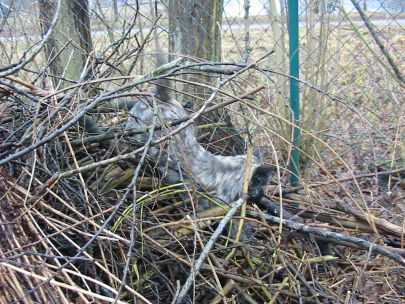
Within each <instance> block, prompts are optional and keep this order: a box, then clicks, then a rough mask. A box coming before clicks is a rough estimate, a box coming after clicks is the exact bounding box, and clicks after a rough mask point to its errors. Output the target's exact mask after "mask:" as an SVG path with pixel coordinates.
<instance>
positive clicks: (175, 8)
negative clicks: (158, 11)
mask: <svg viewBox="0 0 405 304" xmlns="http://www.w3.org/2000/svg"><path fill="white" fill-rule="evenodd" d="M222 9H223V0H213V1H201V0H189V1H182V0H170V1H169V32H170V37H169V45H170V46H169V49H170V53H172V54H175V55H177V56H179V55H191V56H194V57H197V58H200V59H206V60H210V61H219V60H220V59H221V23H222Z"/></svg>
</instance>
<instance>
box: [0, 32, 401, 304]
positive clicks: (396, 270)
mask: <svg viewBox="0 0 405 304" xmlns="http://www.w3.org/2000/svg"><path fill="white" fill-rule="evenodd" d="M400 32H401V30H397V31H396V33H400ZM233 34H235V35H233ZM262 34H263V31H261V32H260V33H259V31H258V32H257V33H254V35H253V38H252V39H253V41H254V40H255V38H257V44H258V45H259V46H258V47H259V50H258V51H257V52H253V53H252V58H253V59H252V63H251V64H236V63H228V64H227V65H214V64H212V63H209V64H206V63H204V62H194V61H187V60H189V59H184V60H182V59H177V60H175V61H174V62H172V63H171V64H170V65H169V67H170V69H166V68H165V69H158V70H156V71H154V72H152V68H150V66H153V64H150V63H149V59H150V58H153V57H154V56H153V55H151V54H150V53H149V52H148V50H151V49H153V47H152V46H151V45H152V42H151V41H150V39H149V38H148V37H147V36H146V37H145V39H144V41H140V43H139V41H137V42H136V43H135V42H134V40H136V39H135V38H134V37H132V38H128V39H127V40H125V39H123V40H121V41H120V43H121V45H119V46H120V47H122V49H121V50H120V51H116V52H115V51H114V52H111V53H108V52H106V53H104V56H105V57H104V58H103V59H105V58H107V57H108V58H109V60H105V61H104V60H101V59H100V58H98V61H95V62H94V65H93V66H92V67H91V69H89V70H88V73H89V74H88V75H87V76H88V77H83V81H81V82H78V83H72V84H71V85H70V86H67V87H66V88H64V89H55V88H53V87H52V85H51V83H52V75H50V74H48V73H45V72H44V73H42V72H43V71H46V67H45V66H44V58H40V59H38V58H36V59H35V60H33V61H32V62H31V63H30V64H29V65H28V67H29V68H27V69H21V70H20V71H18V72H17V73H13V76H10V75H5V76H4V77H2V78H1V79H0V98H1V103H0V113H1V115H0V127H1V128H0V242H1V247H0V252H1V254H0V303H17V302H21V303H72V302H74V303H89V302H95V303H110V302H111V303H112V302H114V301H116V302H118V303H128V302H129V303H170V302H173V303H175V301H176V299H179V296H184V297H183V300H184V302H185V303H191V302H193V303H226V302H228V301H230V302H232V303H358V302H362V303H402V302H404V301H405V293H404V290H405V283H404V282H405V271H404V270H405V216H404V215H405V204H404V201H405V178H404V174H405V166H404V153H405V150H404V149H405V147H404V119H405V117H404V115H403V105H404V103H403V100H404V91H403V86H401V85H400V84H399V83H398V82H397V81H395V80H393V79H391V78H389V76H388V75H385V74H384V76H386V77H385V78H384V77H382V76H381V74H382V71H384V70H385V67H384V66H380V65H377V64H375V65H372V64H371V63H373V60H374V59H373V58H374V57H373V56H372V55H370V54H368V53H367V55H364V56H363V55H359V54H363V53H362V51H363V50H364V45H363V44H362V43H361V41H360V40H355V43H352V44H350V46H349V47H348V48H347V49H346V51H345V52H341V53H339V58H340V65H339V66H334V65H333V64H331V65H325V68H324V70H323V73H325V74H324V75H323V76H322V77H326V76H330V78H328V81H329V82H328V81H326V80H324V82H322V83H320V84H319V85H314V84H313V83H309V82H305V81H303V82H302V83H301V85H302V90H303V91H304V92H306V93H305V94H306V102H307V110H306V112H305V113H306V115H304V117H303V122H304V126H303V128H302V134H303V143H304V145H303V147H302V151H301V152H302V156H303V160H304V162H303V164H302V176H301V185H300V186H299V187H289V186H288V185H289V170H288V162H289V152H290V149H291V145H290V135H289V134H290V124H289V122H288V116H289V113H288V107H287V106H286V104H288V102H287V101H288V100H287V98H286V96H284V95H283V91H282V85H281V84H280V83H278V82H277V81H275V79H276V80H279V79H280V78H279V77H280V74H278V75H276V73H277V71H274V70H273V69H269V68H268V65H267V63H266V62H268V61H269V60H270V59H269V58H271V55H269V54H270V53H271V52H270V51H268V50H267V51H266V52H265V51H264V50H263V49H260V48H264V45H265V44H266V43H264V42H266V41H265V40H261V38H262V36H260V37H259V36H258V35H262ZM334 34H336V32H331V33H330V37H336V36H334ZM238 35H239V36H238ZM135 36H136V38H137V39H138V38H139V37H140V35H135ZM138 36H139V37H138ZM232 37H233V38H234V39H236V40H238V39H239V38H240V37H242V34H241V32H238V33H232V34H230V33H229V32H228V35H225V36H224V47H225V49H226V52H224V53H227V54H231V55H235V52H236V51H235V49H234V48H232V47H231V46H230V40H232ZM342 37H343V38H344V39H345V41H346V40H347V41H352V40H353V39H355V37H357V36H356V34H355V33H354V32H353V31H350V33H349V30H348V29H347V28H343V29H341V31H340V32H339V38H342ZM402 37H403V36H402ZM391 38H392V40H390V42H392V44H393V45H394V47H395V48H397V49H400V50H402V49H403V48H404V40H403V38H398V34H395V35H392V37H391ZM338 41H339V39H336V40H331V41H330V45H329V49H328V50H329V51H330V53H331V54H332V53H333V54H334V51H336V49H337V47H338V46H337V42H338ZM10 43H11V44H12V42H10ZM268 43H269V44H270V41H268ZM95 44H97V43H95ZM253 45H254V46H253V48H254V49H255V47H256V45H255V44H253ZM9 46H10V45H9ZM119 46H116V45H114V47H116V50H118V49H119ZM5 49H8V50H13V47H11V48H7V47H6V48H5ZM128 50H131V52H128ZM266 53H267V56H264V55H263V54H266ZM13 56H15V54H14V55H13ZM13 56H11V57H10V58H11V59H12V58H13ZM269 56H270V57H269ZM398 56H399V55H398ZM331 57H332V56H331ZM256 59H257V61H253V60H256ZM2 60H6V59H4V58H3V59H2ZM151 61H153V60H151ZM11 62H14V60H10V62H7V64H6V63H4V66H5V67H8V68H10V69H12V68H13V67H12V66H9V64H10V63H11ZM332 63H333V62H332ZM354 63H356V64H354ZM400 63H402V61H400ZM402 64H403V63H402ZM346 65H347V66H351V67H352V68H351V69H349V68H342V66H346ZM37 67H40V68H39V69H38V71H33V70H36V68H37ZM366 67H368V69H369V70H367V68H366ZM132 70H134V71H135V72H134V73H131V71H132ZM39 71H41V72H39ZM145 71H148V73H146V72H145ZM304 71H305V72H307V70H305V69H304ZM1 72H2V73H3V74H7V69H2V70H1ZM127 72H128V73H127ZM184 73H194V74H201V75H204V79H209V80H211V82H209V81H207V82H206V83H199V84H197V83H187V85H189V86H197V85H205V86H206V88H209V89H208V90H207V95H206V96H199V97H200V98H201V100H202V101H206V100H210V96H211V95H212V94H215V99H214V101H213V102H212V103H210V104H204V103H203V107H206V109H205V111H202V110H201V108H200V107H197V108H195V109H194V110H193V111H191V110H190V116H189V117H188V119H187V120H185V121H174V122H172V123H171V125H170V126H168V127H170V128H171V129H172V131H173V132H178V130H179V128H182V127H184V126H185V124H188V123H192V122H193V121H195V120H196V119H197V116H199V117H198V118H199V119H200V120H199V128H198V130H199V136H200V140H201V141H203V142H204V143H205V146H206V147H207V149H210V150H211V151H214V152H215V153H218V154H224V155H227V154H228V155H229V154H234V151H235V150H238V149H242V150H244V148H245V147H244V145H243V144H242V143H240V142H239V140H240V138H243V139H246V141H247V142H249V143H252V144H253V145H254V146H256V147H262V152H264V160H265V162H266V163H267V164H271V165H273V166H274V168H275V169H274V176H273V177H272V179H271V183H270V185H269V186H268V187H267V189H266V195H267V197H268V199H269V201H268V204H267V205H262V206H256V205H252V204H249V202H247V203H244V202H243V201H241V200H239V201H237V202H230V203H229V205H222V204H218V203H216V202H215V199H214V198H213V197H210V196H209V194H207V193H204V192H203V191H201V189H199V188H198V187H193V186H195V185H184V184H175V185H172V184H165V183H163V182H162V180H161V179H160V177H159V176H156V174H155V171H154V170H153V165H151V164H149V162H148V159H147V157H146V151H147V149H148V145H146V146H142V145H134V144H133V143H130V140H129V139H130V135H131V134H134V133H135V132H148V131H150V130H125V129H124V126H125V122H126V119H127V110H128V108H129V107H130V105H131V101H132V100H133V99H135V98H138V97H139V96H142V95H147V94H150V93H149V92H150V90H149V89H148V88H149V87H150V86H151V85H152V83H153V81H155V80H156V79H157V78H159V77H162V76H164V77H169V78H170V79H172V80H174V81H176V82H181V81H182V78H181V75H182V74H184ZM308 73H309V72H308ZM335 73H336V74H335ZM134 75H142V76H134ZM207 75H209V76H210V77H209V78H208V77H205V76H207ZM308 75H309V74H308ZM325 75H326V76H325ZM336 75H340V76H341V77H335V76H336ZM281 77H283V78H284V79H285V80H288V77H286V76H285V75H281ZM218 79H221V80H222V83H221V85H220V86H215V84H216V83H218V82H217V80H218ZM225 79H227V80H229V81H228V82H227V83H226V84H225V83H224V80H225ZM305 79H307V77H305ZM325 79H326V78H325ZM321 84H322V86H321ZM382 87H383V88H385V89H381V88H382ZM280 88H281V89H280ZM175 93H176V94H178V95H181V94H182V92H175ZM311 98H314V99H315V100H316V101H319V103H317V104H316V105H314V104H313V103H312V104H311V101H312V100H311ZM315 108H317V111H314V113H316V114H313V113H312V116H311V114H309V113H311V109H312V110H313V109H315ZM218 109H222V110H223V111H224V112H223V113H227V114H229V115H230V117H231V119H232V122H233V126H234V127H235V128H236V130H237V131H238V134H239V135H240V137H237V138H236V139H235V140H231V139H232V138H233V136H234V134H235V133H234V132H233V131H234V130H233V131H232V130H231V129H230V128H229V121H227V120H226V119H225V118H224V117H225V116H226V115H224V114H223V116H222V117H221V119H219V120H218V121H212V120H210V116H209V115H208V114H209V113H210V111H214V110H218ZM286 109H287V110H286ZM308 109H309V110H308ZM315 120H316V121H317V123H318V124H317V125H318V126H321V127H319V128H318V129H315V128H314V127H313V124H312V123H311V122H313V121H315ZM159 127H161V126H159ZM165 139H167V138H162V139H161V140H159V141H157V142H151V143H148V144H154V145H159V144H161V143H163V142H164V140H165ZM238 145H239V146H238ZM202 197H203V198H205V199H206V200H210V201H211V202H212V204H211V205H212V208H210V209H207V210H203V211H202V210H200V208H198V202H199V199H200V198H202ZM239 206H240V208H237V207H239ZM278 206H280V207H281V208H280V209H278V208H279V207H278ZM266 208H267V210H266ZM280 210H281V212H282V213H281V217H282V219H281V220H280V218H279V217H277V216H274V215H275V214H276V213H277V215H278V214H279V212H280ZM232 213H234V216H233V217H231V216H230V215H231V214H232ZM230 227H233V228H230ZM325 243H330V245H331V252H329V253H328V254H327V255H324V256H321V254H320V250H319V249H320V248H318V246H322V244H325ZM193 270H194V271H193Z"/></svg>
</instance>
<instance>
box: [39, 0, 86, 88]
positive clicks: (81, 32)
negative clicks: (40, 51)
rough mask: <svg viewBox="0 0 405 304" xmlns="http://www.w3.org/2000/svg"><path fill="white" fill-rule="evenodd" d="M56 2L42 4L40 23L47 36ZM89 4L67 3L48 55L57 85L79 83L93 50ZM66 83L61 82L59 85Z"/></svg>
mask: <svg viewBox="0 0 405 304" xmlns="http://www.w3.org/2000/svg"><path fill="white" fill-rule="evenodd" d="M56 3H57V1H56V0H39V8H40V20H41V26H42V30H43V33H45V32H46V31H47V30H48V28H49V26H50V24H51V20H52V17H53V15H54V13H55V8H56ZM88 8H89V6H88V0H75V1H70V0H63V1H62V6H61V11H60V15H59V20H58V22H57V24H56V28H55V29H54V30H53V32H52V36H51V37H50V39H49V40H48V43H47V45H46V48H45V51H46V55H47V60H48V62H49V66H50V70H51V73H52V74H53V76H55V77H56V78H55V82H54V84H55V85H58V84H59V85H60V86H62V87H64V86H67V85H69V82H68V81H67V80H69V81H73V82H74V81H77V80H78V79H79V78H80V75H81V74H82V71H83V68H84V67H85V65H86V60H87V57H88V55H89V53H90V52H91V51H92V49H93V45H92V41H91V35H90V19H89V10H88ZM61 79H63V80H62V81H61V82H59V81H60V80H61Z"/></svg>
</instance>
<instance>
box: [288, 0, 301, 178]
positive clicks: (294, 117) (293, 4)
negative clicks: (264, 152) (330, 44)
mask: <svg viewBox="0 0 405 304" xmlns="http://www.w3.org/2000/svg"><path fill="white" fill-rule="evenodd" d="M298 22H299V19H298V0H288V35H289V50H290V76H292V77H291V78H290V106H291V112H292V113H291V122H292V123H294V126H293V132H292V135H293V138H292V144H293V147H292V151H291V162H290V170H291V177H290V182H291V185H292V186H297V185H298V184H299V166H300V154H299V150H298V148H299V142H300V129H299V124H300V88H299V83H298V78H299V67H300V66H299V44H298V41H299V27H298V25H299V24H298Z"/></svg>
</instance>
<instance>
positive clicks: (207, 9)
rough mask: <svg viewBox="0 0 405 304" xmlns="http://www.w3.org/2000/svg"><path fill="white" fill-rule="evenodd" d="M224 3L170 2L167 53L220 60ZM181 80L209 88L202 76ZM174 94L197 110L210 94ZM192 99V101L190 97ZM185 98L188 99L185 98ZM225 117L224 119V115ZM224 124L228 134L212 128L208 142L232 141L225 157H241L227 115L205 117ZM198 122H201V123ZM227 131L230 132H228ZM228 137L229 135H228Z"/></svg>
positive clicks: (194, 90) (182, 87) (193, 89)
mask: <svg viewBox="0 0 405 304" xmlns="http://www.w3.org/2000/svg"><path fill="white" fill-rule="evenodd" d="M222 11H223V0H212V1H207V0H205V1H201V0H188V1H183V0H170V1H169V52H170V54H171V55H172V56H173V57H174V58H177V57H179V56H191V57H194V58H198V59H202V60H208V61H220V60H221V25H222ZM183 79H185V80H188V81H193V82H195V83H197V84H198V83H204V82H205V83H207V84H210V83H211V84H212V83H213V82H212V81H211V79H210V77H208V76H203V75H200V74H199V75H187V76H185V77H183ZM176 90H177V91H179V92H183V93H185V94H178V95H177V96H176V99H177V100H178V101H180V102H181V103H183V104H192V105H193V106H197V107H198V106H199V105H200V104H201V102H203V101H204V100H206V99H207V98H208V97H207V96H208V95H209V94H210V90H207V89H204V88H202V87H199V86H196V85H189V84H180V83H177V84H176ZM190 95H191V96H193V97H190ZM185 96H187V97H185ZM224 114H225V115H224ZM221 118H222V120H225V122H226V124H227V126H226V129H227V134H225V135H224V134H217V133H218V132H216V131H221V130H219V129H218V128H215V130H214V132H213V134H211V139H213V140H214V141H217V140H220V139H221V138H223V137H231V138H232V139H233V140H227V141H226V144H227V145H228V147H222V149H224V148H228V149H226V150H227V153H229V154H233V153H242V152H243V149H244V148H243V140H242V138H241V137H240V136H239V135H238V134H236V131H235V130H234V128H233V127H232V123H231V120H230V117H229V115H227V113H223V110H220V111H218V112H212V113H210V114H209V115H208V116H206V117H205V119H206V120H208V121H211V122H218V121H220V119H221ZM200 122H201V121H200ZM228 131H229V132H228ZM221 133H222V132H221ZM229 133H231V134H229Z"/></svg>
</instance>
